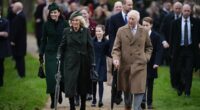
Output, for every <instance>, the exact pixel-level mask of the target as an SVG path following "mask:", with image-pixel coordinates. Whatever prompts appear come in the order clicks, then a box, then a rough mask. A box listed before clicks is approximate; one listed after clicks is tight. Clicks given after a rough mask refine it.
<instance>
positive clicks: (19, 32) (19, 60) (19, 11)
mask: <svg viewBox="0 0 200 110" xmlns="http://www.w3.org/2000/svg"><path fill="white" fill-rule="evenodd" d="M12 10H13V12H14V13H15V14H16V16H15V17H14V19H13V20H12V26H11V28H12V31H11V45H12V54H13V58H14V60H15V61H16V69H17V72H18V74H19V76H20V77H25V60H24V56H25V55H26V46H27V43H26V39H27V38H26V37H27V36H26V33H27V31H26V18H25V15H24V12H23V5H22V3H21V2H16V3H14V4H13V7H12Z"/></svg>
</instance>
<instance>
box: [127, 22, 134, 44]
mask: <svg viewBox="0 0 200 110" xmlns="http://www.w3.org/2000/svg"><path fill="white" fill-rule="evenodd" d="M125 27H126V32H125V33H127V34H126V37H127V38H128V39H129V40H130V44H132V43H133V42H134V40H135V38H134V36H133V33H132V31H131V29H130V27H129V26H128V25H126V26H125Z"/></svg>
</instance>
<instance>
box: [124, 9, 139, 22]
mask: <svg viewBox="0 0 200 110" xmlns="http://www.w3.org/2000/svg"><path fill="white" fill-rule="evenodd" d="M130 16H136V18H137V21H139V20H140V13H139V12H138V11H137V10H131V11H129V12H128V14H127V17H128V18H129V17H130Z"/></svg>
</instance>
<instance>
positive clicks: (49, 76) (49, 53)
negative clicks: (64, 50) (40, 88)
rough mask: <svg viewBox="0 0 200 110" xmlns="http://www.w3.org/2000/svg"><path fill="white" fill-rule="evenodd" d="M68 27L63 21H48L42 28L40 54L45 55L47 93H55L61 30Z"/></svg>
mask: <svg viewBox="0 0 200 110" xmlns="http://www.w3.org/2000/svg"><path fill="white" fill-rule="evenodd" d="M66 27H68V23H67V22H66V21H65V20H64V19H59V20H58V21H57V22H55V21H53V20H48V21H47V22H46V23H44V26H43V37H42V39H41V46H40V54H41V55H45V73H46V83H47V93H54V92H55V85H56V80H55V74H56V72H57V59H56V55H57V50H58V46H59V44H60V42H61V40H62V36H63V30H64V28H66Z"/></svg>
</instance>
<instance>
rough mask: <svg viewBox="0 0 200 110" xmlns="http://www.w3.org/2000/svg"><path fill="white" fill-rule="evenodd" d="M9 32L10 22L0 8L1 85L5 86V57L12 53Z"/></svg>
mask: <svg viewBox="0 0 200 110" xmlns="http://www.w3.org/2000/svg"><path fill="white" fill-rule="evenodd" d="M8 33H9V22H8V20H7V19H5V18H2V16H1V10H0V87H1V86H3V76H4V64H3V63H4V59H5V57H8V56H10V55H11V49H10V42H9V39H8Z"/></svg>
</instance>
